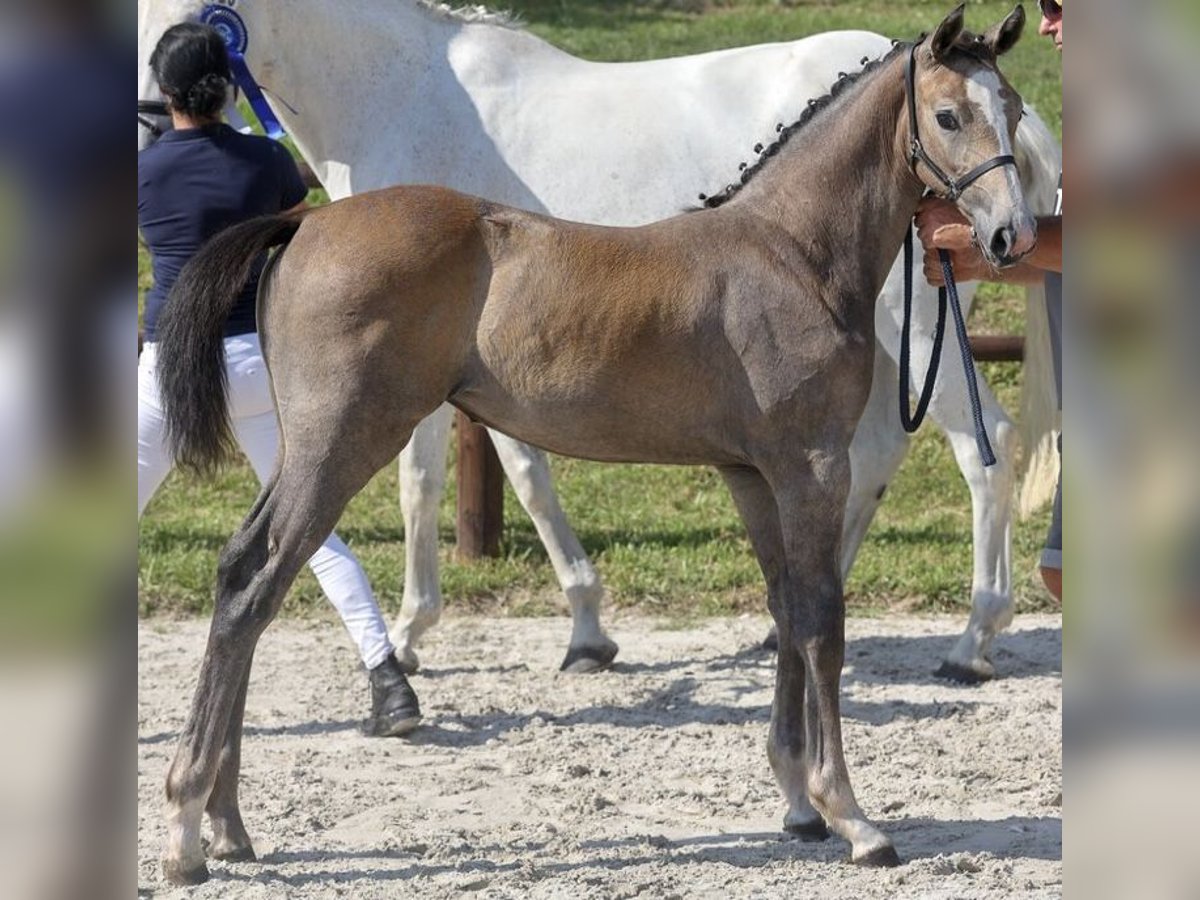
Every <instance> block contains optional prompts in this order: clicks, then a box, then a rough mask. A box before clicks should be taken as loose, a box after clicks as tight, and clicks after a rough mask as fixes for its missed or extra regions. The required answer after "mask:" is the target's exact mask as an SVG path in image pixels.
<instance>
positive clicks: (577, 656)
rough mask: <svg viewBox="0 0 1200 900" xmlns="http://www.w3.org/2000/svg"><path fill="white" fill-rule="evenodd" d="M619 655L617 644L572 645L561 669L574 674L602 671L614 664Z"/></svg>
mask: <svg viewBox="0 0 1200 900" xmlns="http://www.w3.org/2000/svg"><path fill="white" fill-rule="evenodd" d="M616 656H617V645H616V644H611V645H605V646H602V647H571V648H569V649H568V650H567V655H566V656H565V657H564V658H563V661H562V665H561V666H559V669H560V670H561V671H563V672H570V673H571V674H572V675H586V674H587V673H588V672H600V671H602V670H604V669H607V668H608V667H609V666H611V665H612V661H613V660H614V659H616Z"/></svg>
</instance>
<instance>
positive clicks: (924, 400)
mask: <svg viewBox="0 0 1200 900" xmlns="http://www.w3.org/2000/svg"><path fill="white" fill-rule="evenodd" d="M919 46H921V42H920V41H917V43H915V44H913V47H912V49H911V50H910V51H909V54H908V65H907V67H906V68H905V70H904V91H905V95H906V97H905V100H906V104H907V106H908V124H909V129H910V133H911V135H912V152H911V154H910V156H909V166H910V167H911V168H912V170H913V174H916V171H917V163H918V161H919V162H923V163H925V165H926V166H928V167H929V171H931V172H933V174H934V175H935V176H936V177H937V179H938V181H940V182H941V183H942V184H944V185H945V186H946V199H948V200H951V201H953V200H957V199H958V198H959V197H960V196H962V192H963V191H964V190H966V189H967V186H968V185H970V184H971V182H973V181H975V179H977V178H978V177H979V176H980V175H982V174H984V173H985V172H990V171H991V170H992V169H995V168H997V167H998V166H1007V165H1012V166H1015V165H1016V164H1017V161H1016V160H1015V159H1014V158H1013V157H1012V156H1011V155H1009V154H1005V155H1004V156H993V157H992V158H991V159H989V160H988V161H987V162H984V163H980V164H979V165H977V166H976V167H975V168H973V169H972V170H971V171H970V172H968V173H967V174H966V175H964V176H962V178H959V179H958V180H957V181H956V180H954V179H951V178H950V177H949V176H948V175H946V173H945V172H943V171H942V169H941V167H940V166H938V164H937V163H935V162H934V161H933V160H932V159H930V158H929V154H928V153H926V152H925V148H924V147H922V146H921V137H920V135H919V134H918V132H917V94H916V90H915V81H916V69H917V47H919ZM938 258H939V260H940V262H941V264H942V279H943V281H945V287H941V288H938V316H937V325H936V326H935V327H934V331H933V347H932V348H931V353H930V357H929V369H928V370H927V371H926V373H925V383H924V384H923V385H922V387H921V393H920V396H919V397H918V398H917V408H916V410H915V411H913V412H909V409H908V404H909V396H908V391H909V383H910V369H909V356H910V343H911V341H910V334H911V331H912V279H913V233H912V226H911V225H910V226H909V228H908V231H906V232H905V234H904V323H903V325H902V326H901V328H900V423H901V425H902V426H903V427H904V430H905V431H906V432H908V433H909V434H912V433H913V432H914V431H916V430H917V427H918V426H919V425H920V424H921V421H922V420H923V419H924V418H925V412H926V410H927V409H928V408H929V401H930V400H931V399H932V397H933V386H934V383H935V381H936V380H937V372H938V364H939V363H940V362H941V358H942V338H943V336H944V335H945V333H946V299H947V295H948V296H949V300H950V311H951V312H952V313H953V314H954V331H955V333H956V335H957V337H958V348H959V352H960V354H961V355H962V365H963V374H964V375H965V376H966V382H967V396H968V397H969V399H970V404H971V418H972V419H973V420H974V423H975V444H976V446H977V447H978V448H979V456H980V459H981V461H982V462H983V465H984V466H985V467H986V466H992V465H995V463H996V454H995V452H994V451H993V450H992V444H991V441H989V440H988V434H987V428H986V427H985V425H984V422H983V407H982V405H981V404H980V402H979V385H978V383H977V382H976V380H975V364H974V361H973V360H972V358H971V347H970V344H969V342H968V340H967V326H966V322H965V320H964V318H963V313H962V307H961V305H960V304H959V302H958V287H957V286H956V285H955V283H954V269H953V268H952V266H951V265H950V254H949V253H947V252H946V251H945V250H939V251H938Z"/></svg>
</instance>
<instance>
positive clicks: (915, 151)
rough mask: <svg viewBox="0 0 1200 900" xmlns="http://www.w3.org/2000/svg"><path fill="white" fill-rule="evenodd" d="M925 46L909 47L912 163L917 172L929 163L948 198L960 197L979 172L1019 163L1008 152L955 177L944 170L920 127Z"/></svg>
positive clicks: (906, 88)
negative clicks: (920, 62) (920, 55)
mask: <svg viewBox="0 0 1200 900" xmlns="http://www.w3.org/2000/svg"><path fill="white" fill-rule="evenodd" d="M920 46H921V41H917V42H916V43H915V44H913V45H912V49H911V50H909V51H908V65H907V66H905V69H904V93H905V99H906V103H907V106H908V129H909V133H910V134H911V135H912V145H911V147H910V149H909V156H908V164H909V166H910V167H911V168H912V170H913V174H914V175H915V174H916V172H917V163H918V162H923V163H925V166H926V168H928V169H929V171H930V172H932V173H933V175H934V177H935V178H937V180H938V181H940V182H941V183H942V184H943V185H945V187H946V199H947V200H957V199H958V198H959V197H961V196H962V192H963V191H965V190H966V189H967V188H968V187H969V186H970V185H971V183H972V182H974V181H975V180H976V179H977V178H979V176H981V175H983V174H985V173H987V172H990V171H992V169H996V168H999V167H1000V166H1015V165H1016V164H1017V160H1016V158H1015V157H1014V156H1013V155H1012V154H1011V153H1006V154H1004V155H1003V156H993V157H992V158H991V159H989V160H987V161H986V162H982V163H980V164H979V165H977V166H976V167H975V168H973V169H972V170H971V171H970V172H968V173H967V174H966V175H963V176H962V177H961V178H958V179H954V178H951V177H950V176H949V175H947V174H946V173H945V172H943V171H942V168H941V166H939V165H938V164H937V163H935V162H934V161H933V160H932V159H931V158H930V156H929V154H928V153H926V152H925V148H924V146H922V144H921V135H920V132H919V131H918V130H917V88H916V82H917V48H918V47H920Z"/></svg>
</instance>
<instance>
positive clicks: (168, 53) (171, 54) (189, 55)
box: [150, 22, 231, 118]
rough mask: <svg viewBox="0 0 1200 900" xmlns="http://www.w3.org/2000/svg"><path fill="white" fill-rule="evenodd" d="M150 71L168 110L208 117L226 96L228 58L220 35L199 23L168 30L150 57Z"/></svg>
mask: <svg viewBox="0 0 1200 900" xmlns="http://www.w3.org/2000/svg"><path fill="white" fill-rule="evenodd" d="M150 68H151V69H152V70H153V71H154V76H155V78H157V79H158V86H159V89H160V90H161V91H162V92H163V96H165V97H166V98H167V100H168V101H169V102H170V105H171V108H172V109H174V110H177V111H178V112H181V113H183V114H184V115H187V116H190V117H192V118H211V117H213V116H215V115H217V114H218V113H220V111H221V109H222V108H223V107H224V106H225V101H226V99H227V97H228V95H229V82H230V80H231V73H230V71H229V56H228V55H227V53H226V50H225V41H224V40H223V39H222V37H221V35H220V33H219V32H218V31H217V30H216V29H214V28H211V27H209V26H208V25H201V24H200V23H198V22H184V23H181V24H179V25H173V26H172V27H170V28H168V29H167V30H166V32H165V33H164V34H163V36H162V37H161V38H160V39H159V41H158V44H157V46H155V48H154V52H153V53H152V54H150Z"/></svg>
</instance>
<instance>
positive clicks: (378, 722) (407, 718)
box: [362, 653, 421, 737]
mask: <svg viewBox="0 0 1200 900" xmlns="http://www.w3.org/2000/svg"><path fill="white" fill-rule="evenodd" d="M367 677H368V678H369V679H370V681H371V717H370V718H369V719H367V720H366V721H365V722H363V724H362V732H363V734H365V735H367V736H368V737H392V736H395V735H400V734H407V733H408V732H410V731H412V730H413V729H414V728H416V727H417V724H418V723H419V722H420V721H421V705H420V704H419V703H418V702H417V695H416V692H415V691H413V689H412V686H411V685H409V683H408V679H407V678H406V677H405V676H404V672H403V671H402V670H401V669H400V663H399V662H398V661H397V659H396V656H395V654H391V653H389V654H388V658H387V659H385V660H384V661H383V662H381V663H380V664H379V665H377V666H376V667H375V668H373V669H371V670H370V671H369V672H368V673H367Z"/></svg>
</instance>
